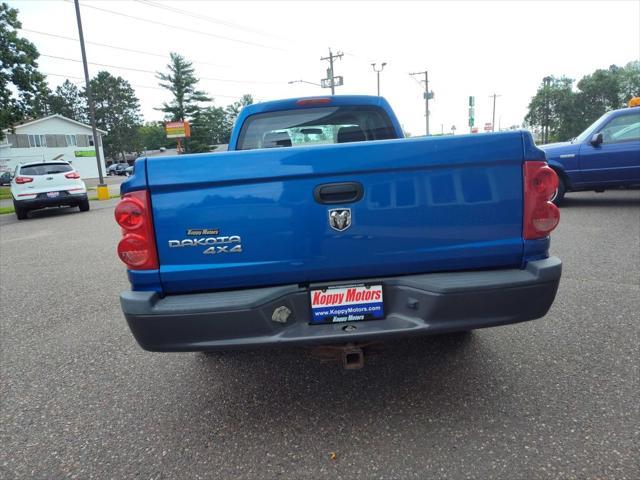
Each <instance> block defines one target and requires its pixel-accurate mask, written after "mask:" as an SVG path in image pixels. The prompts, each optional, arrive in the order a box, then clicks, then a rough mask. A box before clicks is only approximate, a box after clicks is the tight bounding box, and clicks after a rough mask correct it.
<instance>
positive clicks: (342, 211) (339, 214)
mask: <svg viewBox="0 0 640 480" xmlns="http://www.w3.org/2000/svg"><path fill="white" fill-rule="evenodd" d="M329 226H330V227H331V228H333V229H334V230H337V231H339V232H342V231H344V230H346V229H347V228H349V227H350V226H351V209H350V208H332V209H331V210H329Z"/></svg>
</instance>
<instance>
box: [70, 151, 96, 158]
mask: <svg viewBox="0 0 640 480" xmlns="http://www.w3.org/2000/svg"><path fill="white" fill-rule="evenodd" d="M73 154H74V155H75V156H76V157H95V156H96V151H95V150H76V151H75V152H73Z"/></svg>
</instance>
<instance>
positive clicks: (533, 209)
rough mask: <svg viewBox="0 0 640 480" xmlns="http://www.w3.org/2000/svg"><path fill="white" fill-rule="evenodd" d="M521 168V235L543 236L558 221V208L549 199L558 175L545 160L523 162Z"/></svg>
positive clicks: (556, 185)
mask: <svg viewBox="0 0 640 480" xmlns="http://www.w3.org/2000/svg"><path fill="white" fill-rule="evenodd" d="M523 170H524V171H523V173H524V233H523V236H524V238H525V240H533V239H536V238H543V237H546V236H547V235H549V233H550V232H551V231H552V230H553V229H554V228H556V227H557V226H558V223H559V222H560V210H558V207H556V206H555V205H554V204H553V203H551V201H550V199H551V198H552V196H553V194H554V193H555V191H556V189H557V188H558V175H557V174H556V172H555V171H554V170H553V169H552V168H550V167H549V166H548V165H547V164H546V163H545V162H525V163H524V167H523Z"/></svg>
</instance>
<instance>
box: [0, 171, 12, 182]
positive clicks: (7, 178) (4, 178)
mask: <svg viewBox="0 0 640 480" xmlns="http://www.w3.org/2000/svg"><path fill="white" fill-rule="evenodd" d="M10 183H11V172H2V173H0V185H9V184H10Z"/></svg>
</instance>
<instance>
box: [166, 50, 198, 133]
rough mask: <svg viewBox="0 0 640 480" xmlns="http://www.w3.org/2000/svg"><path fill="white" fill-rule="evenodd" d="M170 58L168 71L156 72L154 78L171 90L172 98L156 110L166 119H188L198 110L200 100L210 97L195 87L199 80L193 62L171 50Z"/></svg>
mask: <svg viewBox="0 0 640 480" xmlns="http://www.w3.org/2000/svg"><path fill="white" fill-rule="evenodd" d="M170 58H171V62H170V63H169V64H168V65H167V69H168V70H169V72H168V73H161V72H157V74H156V78H158V79H159V80H160V86H161V87H163V88H166V89H167V90H169V91H170V92H171V94H172V95H173V100H171V102H170V103H166V102H165V103H163V104H162V107H161V108H159V109H158V110H161V111H163V112H164V113H165V117H166V118H167V119H168V120H172V121H183V120H188V119H190V118H191V117H193V116H194V115H195V114H196V113H197V112H198V110H199V109H200V106H199V104H200V103H201V102H208V101H210V100H211V99H210V98H209V97H207V95H206V94H205V92H203V91H201V90H198V89H197V85H198V82H199V80H198V78H197V77H196V74H195V69H194V68H193V64H192V63H191V62H189V61H188V60H187V59H186V58H184V57H183V56H182V55H179V54H177V53H175V52H171V54H170Z"/></svg>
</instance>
